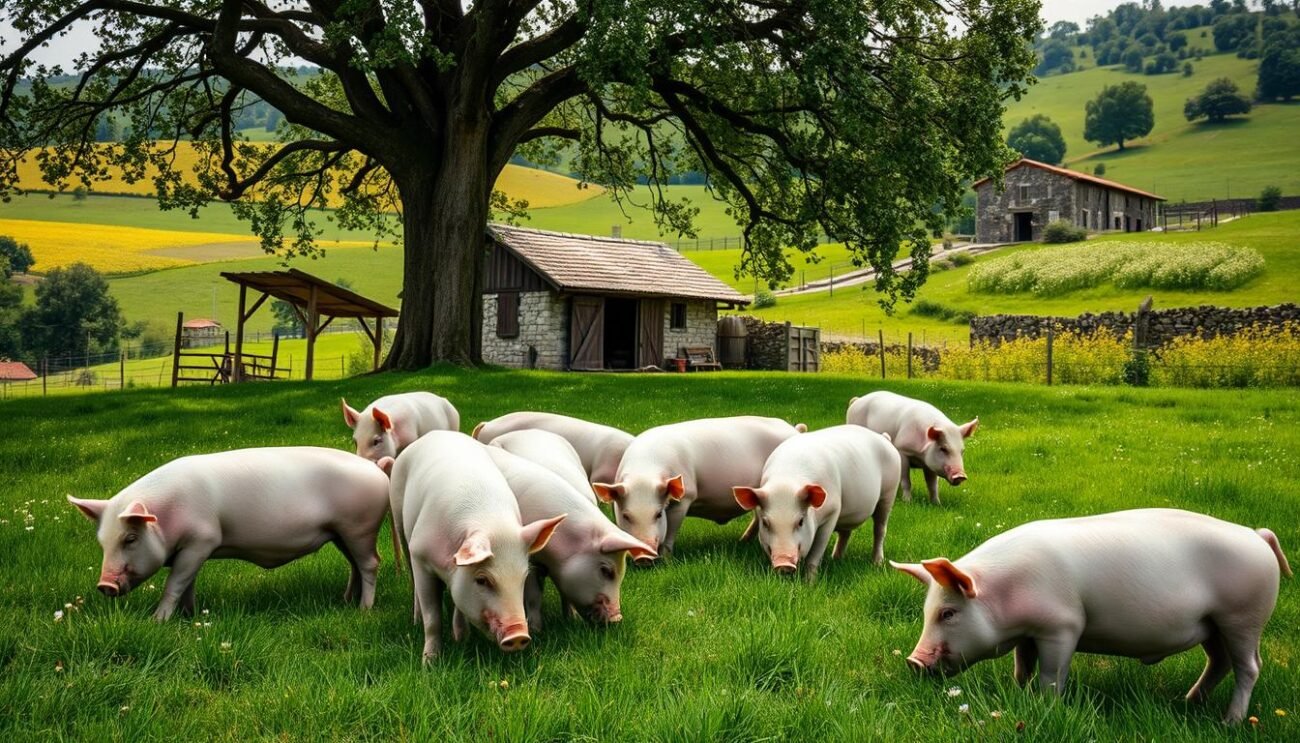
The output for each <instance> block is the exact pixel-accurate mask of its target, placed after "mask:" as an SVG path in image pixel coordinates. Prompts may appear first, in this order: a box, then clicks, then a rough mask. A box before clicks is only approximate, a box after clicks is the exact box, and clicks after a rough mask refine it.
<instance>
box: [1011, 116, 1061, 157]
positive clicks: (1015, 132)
mask: <svg viewBox="0 0 1300 743" xmlns="http://www.w3.org/2000/svg"><path fill="white" fill-rule="evenodd" d="M1007 146H1009V147H1010V148H1011V149H1013V150H1015V151H1017V152H1019V153H1020V154H1021V155H1024V156H1025V157H1027V158H1029V159H1030V160H1037V161H1039V162H1044V163H1048V164H1049V165H1060V164H1061V161H1062V160H1064V159H1065V137H1064V135H1062V134H1061V127H1059V126H1057V125H1056V122H1054V121H1052V120H1051V119H1050V118H1048V116H1047V115H1046V114H1034V115H1033V116H1030V117H1029V118H1027V119H1025V120H1024V121H1021V122H1020V123H1019V124H1016V125H1015V126H1014V127H1012V129H1011V133H1010V134H1008V135H1007Z"/></svg>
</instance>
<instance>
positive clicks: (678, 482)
mask: <svg viewBox="0 0 1300 743" xmlns="http://www.w3.org/2000/svg"><path fill="white" fill-rule="evenodd" d="M664 487H665V488H666V489H667V491H668V497H669V498H672V499H673V500H681V499H682V496H683V495H686V485H685V484H684V483H683V482H682V476H681V475H673V476H672V477H670V478H668V482H666V483H664Z"/></svg>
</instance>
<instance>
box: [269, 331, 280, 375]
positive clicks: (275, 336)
mask: <svg viewBox="0 0 1300 743" xmlns="http://www.w3.org/2000/svg"><path fill="white" fill-rule="evenodd" d="M279 355H280V334H279V333H277V332H275V331H274V330H273V331H271V379H275V359H276V357H277V356H279Z"/></svg>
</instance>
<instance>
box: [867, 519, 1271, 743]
mask: <svg viewBox="0 0 1300 743" xmlns="http://www.w3.org/2000/svg"><path fill="white" fill-rule="evenodd" d="M891 564H892V565H893V566H894V567H895V568H897V569H899V570H901V571H903V572H905V573H908V574H910V575H912V576H913V577H915V578H916V579H917V580H919V581H921V582H922V583H924V584H925V585H926V586H927V587H928V589H929V592H928V593H927V594H926V597H925V615H924V617H925V628H924V629H923V630H922V632H921V640H920V642H918V643H917V645H916V649H915V650H913V651H912V654H911V655H910V656H908V658H907V662H908V664H910V665H911V666H912V667H913V668H914V669H915V670H917V671H921V672H938V673H942V674H945V675H948V674H954V673H957V672H959V671H961V670H963V669H964V668H966V666H968V665H970V664H971V663H974V662H976V661H979V660H983V659H985V658H996V657H998V656H1000V655H1003V654H1005V653H1007V652H1008V651H1011V650H1014V651H1015V679H1016V681H1017V682H1018V683H1020V684H1022V685H1023V684H1025V683H1026V682H1028V680H1029V678H1030V676H1031V675H1033V672H1034V666H1035V665H1037V666H1038V684H1039V686H1040V687H1042V688H1043V689H1050V690H1054V691H1055V692H1056V693H1058V694H1060V693H1062V692H1063V691H1064V689H1065V680H1066V675H1067V674H1068V673H1069V670H1070V659H1071V657H1072V656H1073V655H1074V653H1076V652H1085V653H1102V654H1106V655H1120V656H1126V657H1130V658H1138V659H1140V660H1141V661H1142V662H1143V663H1146V664H1152V663H1158V662H1160V661H1161V660H1163V659H1165V658H1167V657H1169V656H1171V655H1175V654H1177V653H1181V652H1183V651H1184V650H1188V649H1189V648H1192V647H1195V646H1196V645H1200V646H1201V647H1203V648H1204V649H1205V654H1206V656H1208V659H1207V662H1206V665H1205V671H1204V673H1202V674H1201V678H1200V680H1198V681H1197V682H1196V684H1195V685H1194V686H1193V687H1192V689H1191V691H1189V692H1187V699H1188V701H1191V702H1203V701H1205V700H1206V699H1208V698H1209V696H1210V693H1211V692H1213V691H1214V687H1215V686H1216V685H1217V684H1218V683H1219V682H1220V681H1222V680H1223V678H1224V677H1225V676H1227V675H1228V671H1232V672H1233V674H1234V675H1235V684H1236V688H1235V689H1234V690H1233V693H1232V701H1231V702H1230V703H1229V704H1228V712H1227V715H1226V718H1225V719H1226V721H1227V722H1229V723H1235V722H1240V721H1241V720H1242V719H1243V718H1244V717H1245V716H1246V711H1247V708H1248V706H1249V704H1250V693H1251V690H1252V689H1253V688H1254V686H1255V679H1256V678H1257V677H1258V676H1259V671H1260V657H1259V640H1260V635H1261V634H1263V632H1264V625H1265V623H1267V622H1268V619H1269V616H1270V615H1271V614H1272V613H1273V607H1274V605H1275V604H1276V603H1277V594H1278V581H1279V574H1285V575H1288V576H1289V575H1291V568H1290V566H1288V565H1287V560H1286V556H1285V555H1283V554H1282V548H1281V546H1279V545H1278V541H1277V537H1276V536H1274V534H1273V532H1271V531H1269V530H1268V529H1249V528H1247V527H1244V526H1237V525H1236V524H1231V523H1229V522H1227V521H1220V520H1218V519H1215V518H1211V517H1209V516H1203V515H1201V514H1197V513H1191V512H1189V511H1179V510H1174V509H1163V508H1152V509H1141V510H1133V511H1120V512H1117V513H1108V514H1103V515H1100V516H1086V517H1083V518H1073V519H1056V520H1051V521H1035V522H1032V523H1029V524H1025V525H1023V526H1019V527H1016V528H1015V529H1011V530H1010V531H1007V532H1003V533H1002V534H999V535H998V536H996V537H993V538H992V539H990V540H988V541H987V542H985V543H984V544H982V545H980V546H979V547H976V548H975V550H974V551H972V552H970V553H969V554H967V555H966V556H965V557H962V558H961V559H959V560H957V561H956V562H951V561H949V560H948V559H947V558H943V557H937V558H935V559H933V560H925V561H924V562H921V563H920V564H911V565H900V564H897V563H891Z"/></svg>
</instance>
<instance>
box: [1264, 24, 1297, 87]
mask: <svg viewBox="0 0 1300 743" xmlns="http://www.w3.org/2000/svg"><path fill="white" fill-rule="evenodd" d="M1257 92H1258V95H1259V98H1260V100H1263V101H1273V100H1277V99H1278V98H1281V99H1282V100H1284V101H1286V100H1290V99H1292V98H1294V97H1296V96H1300V28H1291V29H1287V30H1285V31H1278V32H1275V33H1273V34H1270V35H1269V36H1267V37H1265V39H1264V54H1263V55H1262V56H1261V57H1260V60H1259V84H1258V90H1257Z"/></svg>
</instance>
